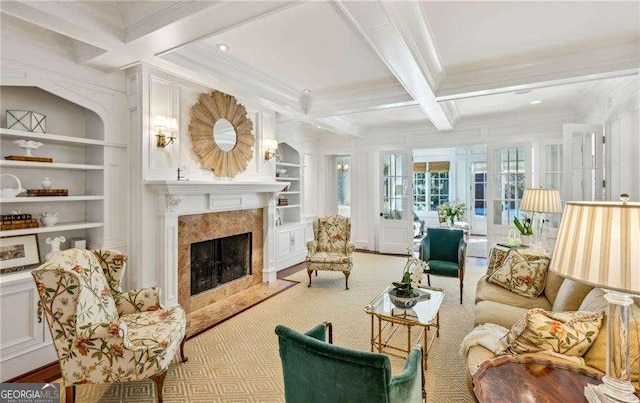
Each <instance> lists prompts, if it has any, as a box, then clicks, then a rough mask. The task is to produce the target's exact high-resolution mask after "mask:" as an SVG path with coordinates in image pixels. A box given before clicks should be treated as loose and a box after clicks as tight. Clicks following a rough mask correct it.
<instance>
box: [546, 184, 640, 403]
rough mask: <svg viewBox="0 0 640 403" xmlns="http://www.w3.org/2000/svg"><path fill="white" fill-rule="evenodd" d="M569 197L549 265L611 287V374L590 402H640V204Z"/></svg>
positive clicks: (588, 392) (588, 393) (590, 390)
mask: <svg viewBox="0 0 640 403" xmlns="http://www.w3.org/2000/svg"><path fill="white" fill-rule="evenodd" d="M620 199H621V200H622V202H621V203H617V202H568V203H567V206H566V208H565V211H564V216H563V217H562V222H561V224H560V229H559V231H558V239H557V241H556V246H555V249H554V252H553V257H552V258H551V264H550V266H549V270H551V271H554V272H556V273H558V274H560V275H561V276H563V277H569V278H571V279H574V280H576V281H579V282H582V283H587V284H590V285H593V286H595V287H602V288H604V289H606V294H605V298H606V300H607V302H608V303H609V311H608V314H607V316H608V328H607V373H606V375H605V376H604V377H603V378H602V382H603V383H602V384H600V385H597V386H596V385H591V384H589V385H587V386H586V387H585V397H586V398H587V400H588V401H590V402H638V398H637V397H636V396H635V395H634V394H633V392H634V388H633V385H631V382H630V380H629V379H630V375H631V373H630V356H629V306H630V305H631V304H633V300H632V299H631V295H629V293H631V294H636V295H637V294H640V258H639V257H640V256H639V252H638V251H639V250H640V203H630V202H627V200H628V199H629V197H628V196H627V195H621V197H620Z"/></svg>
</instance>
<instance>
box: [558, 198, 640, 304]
mask: <svg viewBox="0 0 640 403" xmlns="http://www.w3.org/2000/svg"><path fill="white" fill-rule="evenodd" d="M549 269H550V270H552V271H554V272H556V273H558V274H560V275H562V276H565V277H570V278H572V279H574V280H577V281H579V282H582V283H587V284H590V285H593V286H596V287H603V288H607V289H611V290H616V291H623V292H630V293H634V294H639V293H640V203H622V202H618V203H616V202H568V203H567V206H566V208H565V210H564V216H563V218H562V222H561V224H560V229H559V230H558V239H557V242H556V246H555V249H554V252H553V257H552V258H551V265H550V267H549Z"/></svg>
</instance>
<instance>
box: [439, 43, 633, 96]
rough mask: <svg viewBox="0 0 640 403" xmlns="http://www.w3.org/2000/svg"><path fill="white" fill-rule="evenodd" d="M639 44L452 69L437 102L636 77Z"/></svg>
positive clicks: (616, 45) (557, 51)
mask: <svg viewBox="0 0 640 403" xmlns="http://www.w3.org/2000/svg"><path fill="white" fill-rule="evenodd" d="M639 49H640V42H639V39H638V38H637V37H636V38H633V39H631V40H625V41H623V42H617V43H603V44H600V45H598V46H593V45H592V46H590V47H589V48H586V49H585V48H580V49H573V50H571V51H566V50H563V51H559V50H556V51H554V52H553V53H546V54H544V55H542V54H530V55H525V56H522V57H520V58H509V59H507V60H501V61H491V62H487V63H483V64H478V65H476V66H475V67H474V66H466V67H464V68H458V69H450V70H448V71H447V76H446V77H445V79H444V80H443V81H442V83H441V84H440V87H439V88H438V94H437V99H438V101H448V100H455V99H463V98H470V97H475V96H484V95H491V94H498V93H504V92H511V91H519V90H524V89H535V88H542V87H549V86H555V85H564V84H571V83H576V82H584V81H591V80H599V79H604V78H612V77H621V76H625V75H631V74H637V73H638V71H640V51H639Z"/></svg>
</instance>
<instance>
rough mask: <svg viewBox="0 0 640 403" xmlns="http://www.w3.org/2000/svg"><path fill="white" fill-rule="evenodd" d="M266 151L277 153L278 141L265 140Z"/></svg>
mask: <svg viewBox="0 0 640 403" xmlns="http://www.w3.org/2000/svg"><path fill="white" fill-rule="evenodd" d="M264 149H265V150H271V151H275V150H277V149H278V141H277V140H275V139H264Z"/></svg>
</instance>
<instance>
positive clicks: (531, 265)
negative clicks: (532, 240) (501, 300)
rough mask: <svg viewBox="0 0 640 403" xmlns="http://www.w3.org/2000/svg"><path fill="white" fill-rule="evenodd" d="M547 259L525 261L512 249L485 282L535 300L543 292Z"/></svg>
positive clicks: (547, 264)
mask: <svg viewBox="0 0 640 403" xmlns="http://www.w3.org/2000/svg"><path fill="white" fill-rule="evenodd" d="M548 267H549V259H548V258H546V257H545V258H541V259H538V260H527V259H526V258H525V257H524V256H522V255H521V254H519V253H518V251H517V250H515V249H512V250H510V251H509V253H508V254H507V257H506V258H505V259H504V262H503V263H502V266H500V268H499V269H497V270H496V271H494V272H493V273H492V274H491V275H490V276H489V277H488V278H487V281H489V282H490V283H494V284H496V285H499V286H500V287H502V288H506V289H507V290H509V291H511V292H513V293H516V294H518V295H522V296H525V297H529V298H535V297H537V296H539V295H540V294H542V291H544V285H545V281H546V279H547V269H548Z"/></svg>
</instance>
